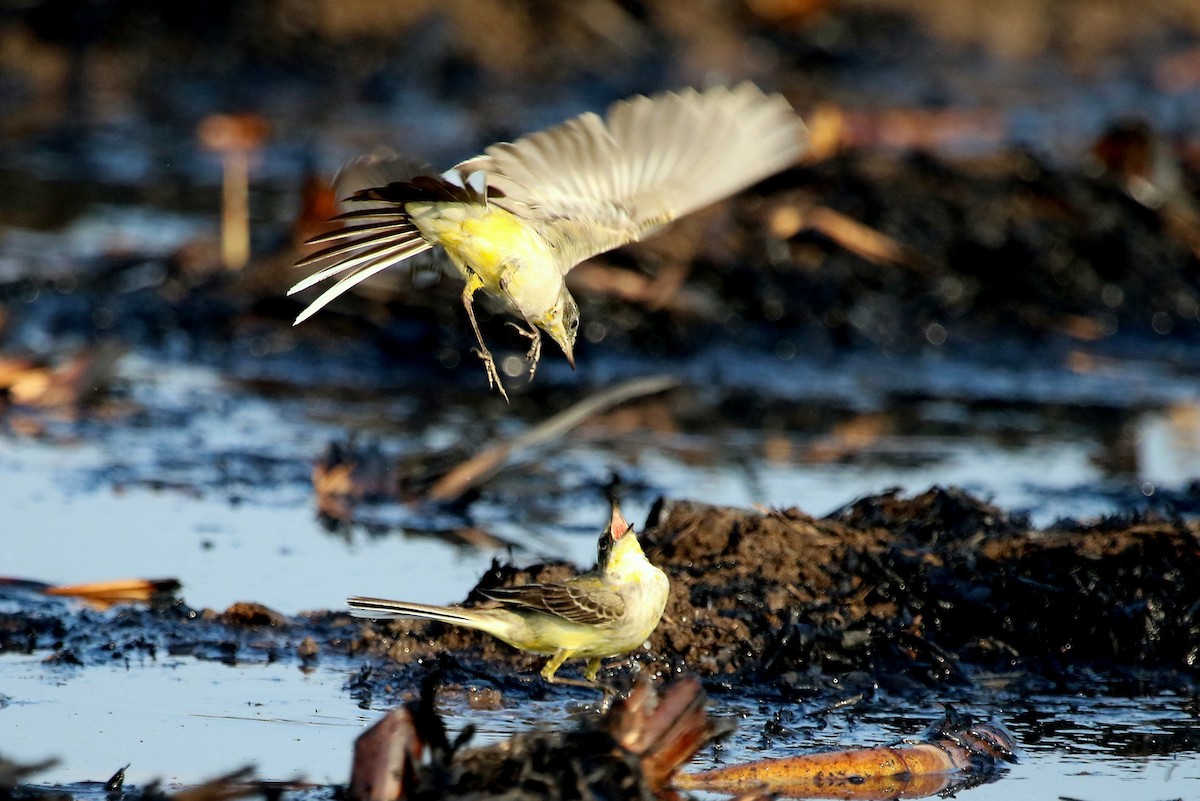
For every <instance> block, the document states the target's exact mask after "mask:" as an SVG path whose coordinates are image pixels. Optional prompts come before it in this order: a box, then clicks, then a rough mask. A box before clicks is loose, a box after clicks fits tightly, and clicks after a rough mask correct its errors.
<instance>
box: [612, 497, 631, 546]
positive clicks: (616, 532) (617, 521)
mask: <svg viewBox="0 0 1200 801" xmlns="http://www.w3.org/2000/svg"><path fill="white" fill-rule="evenodd" d="M631 528H632V526H630V525H629V521H628V520H626V519H625V516H624V515H622V514H621V504H619V503H617V502H616V501H615V500H614V501H613V504H612V520H611V521H610V522H609V524H608V529H609V531H611V532H612V538H613V542H616V541H617V540H619V539H621V537H624V536H625V534H626V533H627V532H628V531H629V530H630V529H631Z"/></svg>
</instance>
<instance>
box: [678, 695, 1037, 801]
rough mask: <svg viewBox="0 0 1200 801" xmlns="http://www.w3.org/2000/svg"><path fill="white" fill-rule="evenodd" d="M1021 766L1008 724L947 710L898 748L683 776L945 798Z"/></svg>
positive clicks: (787, 789)
mask: <svg viewBox="0 0 1200 801" xmlns="http://www.w3.org/2000/svg"><path fill="white" fill-rule="evenodd" d="M1011 762H1016V741H1015V740H1013V738H1012V735H1011V734H1009V733H1008V732H1007V731H1005V730H1004V728H1003V727H1001V726H999V725H997V724H995V723H981V722H976V721H974V720H972V719H971V717H970V716H969V715H964V714H961V713H959V712H957V711H956V710H955V709H953V708H952V707H947V709H946V714H945V716H944V717H943V718H942V720H940V721H938V722H937V723H935V724H933V726H931V727H930V728H929V730H928V731H927V732H926V733H925V735H924V736H923V737H921V738H920V739H915V740H914V739H905V740H903V741H902V742H900V743H898V744H896V745H890V746H881V747H877V748H856V749H849V750H842V751H823V752H818V753H813V754H800V755H798V756H794V757H784V758H775V759H761V760H758V761H755V762H751V763H747V764H740V765H729V766H726V767H721V768H714V769H712V770H707V771H704V772H702V773H680V774H679V775H677V776H676V777H675V780H674V786H675V787H677V788H679V789H681V790H703V791H706V792H713V793H724V794H729V795H735V794H736V795H737V796H738V797H740V798H744V797H745V796H746V795H748V794H753V795H755V796H768V797H772V798H774V797H779V796H782V797H785V798H845V799H864V800H865V799H879V801H883V799H891V798H922V797H924V796H930V795H941V796H943V797H946V796H952V795H953V794H955V793H957V792H959V791H961V790H965V789H968V788H970V787H975V786H977V785H980V784H983V783H985V782H990V781H995V780H996V779H997V778H999V774H1000V771H1001V769H1002V766H1003V765H1004V764H1005V763H1011Z"/></svg>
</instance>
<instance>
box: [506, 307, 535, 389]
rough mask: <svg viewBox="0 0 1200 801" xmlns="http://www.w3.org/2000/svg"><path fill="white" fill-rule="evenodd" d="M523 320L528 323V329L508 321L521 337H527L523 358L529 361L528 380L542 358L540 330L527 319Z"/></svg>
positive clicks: (531, 377)
mask: <svg viewBox="0 0 1200 801" xmlns="http://www.w3.org/2000/svg"><path fill="white" fill-rule="evenodd" d="M525 322H526V324H528V325H529V330H528V331H526V330H525V329H524V328H522V327H521V326H519V325H517V324H516V323H514V322H511V321H510V322H509V325H511V326H512V327H513V328H515V329H517V333H518V334H520V335H521V336H523V337H528V338H529V340H530V343H529V352H528V353H526V354H525V359H526V360H527V361H528V362H529V380H530V381H532V380H533V374H534V373H536V372H537V366H538V361H539V360H540V359H541V358H542V332H541V331H539V330H538V328H537V326H536V325H534V324H533V323H530V322H529V321H528V320H526V321H525Z"/></svg>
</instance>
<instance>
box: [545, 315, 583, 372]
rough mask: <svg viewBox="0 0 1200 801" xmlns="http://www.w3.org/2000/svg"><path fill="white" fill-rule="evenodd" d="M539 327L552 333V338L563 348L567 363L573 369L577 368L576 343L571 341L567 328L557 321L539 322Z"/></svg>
mask: <svg viewBox="0 0 1200 801" xmlns="http://www.w3.org/2000/svg"><path fill="white" fill-rule="evenodd" d="M538 325H539V327H540V328H541V329H542V330H543V331H545V332H546V333H547V334H549V335H550V338H551V339H553V340H554V341H555V342H557V343H558V347H560V348H562V352H563V355H564V356H566V357H567V364H569V365H571V369H572V370H574V369H575V343H574V342H572V341H571V337H570V335H569V334H568V333H567V329H566V328H564V327H563V326H562V324H561V323H558V322H555V323H553V324H551V325H542V324H541V323H539V324H538Z"/></svg>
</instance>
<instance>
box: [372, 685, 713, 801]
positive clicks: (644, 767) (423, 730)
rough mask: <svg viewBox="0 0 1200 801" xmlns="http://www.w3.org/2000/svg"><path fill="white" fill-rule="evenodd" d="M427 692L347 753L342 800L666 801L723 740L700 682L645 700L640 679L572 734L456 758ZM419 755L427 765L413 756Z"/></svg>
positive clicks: (540, 733)
mask: <svg viewBox="0 0 1200 801" xmlns="http://www.w3.org/2000/svg"><path fill="white" fill-rule="evenodd" d="M433 695H434V693H433V682H432V681H426V682H425V687H424V689H423V690H422V693H421V696H420V698H419V699H418V700H417V701H414V702H410V703H408V704H406V705H405V706H403V707H401V708H399V709H396V710H394V711H392V712H391V713H389V715H388V716H387V717H385V718H384V719H383V720H381V721H380V722H379V723H377V724H376V725H375V726H374V727H373V728H372V729H370V730H368V731H367V732H366V733H365V734H363V735H362V736H361V737H360V738H359V740H358V742H357V743H356V746H355V759H354V768H353V771H352V775H351V779H350V791H351V795H352V797H354V798H355V799H357V801H393V800H394V799H410V800H411V799H425V798H429V799H433V798H437V799H454V798H474V797H477V796H478V794H479V793H487V794H489V795H504V796H505V797H506V798H512V799H556V798H577V797H579V796H580V794H582V795H583V796H584V797H597V798H653V797H667V798H669V797H673V795H674V794H673V793H672V791H671V789H670V785H671V781H672V778H673V777H674V776H675V775H676V773H677V771H678V769H679V768H680V767H681V766H682V765H684V764H685V763H686V762H687V761H688V760H689V759H691V758H692V756H693V755H694V754H695V753H696V752H697V751H699V750H700V749H701V748H702V747H704V745H706V744H707V743H709V742H711V741H712V740H713V739H715V738H717V737H719V736H721V735H722V734H723V733H727V732H728V727H727V726H724V725H722V724H718V723H716V722H714V721H713V720H711V719H710V718H709V717H708V716H707V715H706V713H705V703H706V696H705V692H704V690H703V688H702V687H701V685H700V682H699V681H697V680H696V679H694V678H690V677H688V678H682V679H678V680H676V681H673V682H671V683H669V684H666V685H664V686H663V687H662V688H661V690H659V691H657V692H656V691H655V689H654V688H653V687H652V686H651V683H650V682H649V681H648V680H646V679H645V678H643V679H642V680H639V681H636V682H635V683H634V684H633V687H632V689H631V690H630V691H629V693H628V695H627V696H626V697H624V698H620V699H617V700H616V701H614V702H613V704H612V707H611V708H610V709H609V710H608V712H606V713H604V714H603V715H589V716H588V717H586V718H584V719H583V720H582V721H581V722H580V724H579V725H578V726H577V727H576V728H575V730H573V731H544V730H536V729H535V730H533V731H529V732H523V733H520V734H517V735H515V736H514V737H512V738H511V739H509V740H508V741H506V742H503V743H499V744H497V745H492V746H484V747H480V748H472V749H466V748H464V746H465V744H466V742H467V740H468V739H469V737H470V731H469V730H468V731H465V732H464V733H463V734H460V735H459V737H458V738H457V739H456V740H455V741H454V742H450V741H449V739H448V738H447V736H446V731H445V728H444V726H443V724H442V722H441V719H440V718H439V717H438V715H437V713H436V712H435V711H434V710H433ZM423 753H428V755H429V758H428V760H423V759H422V758H421V757H422V754H423Z"/></svg>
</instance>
